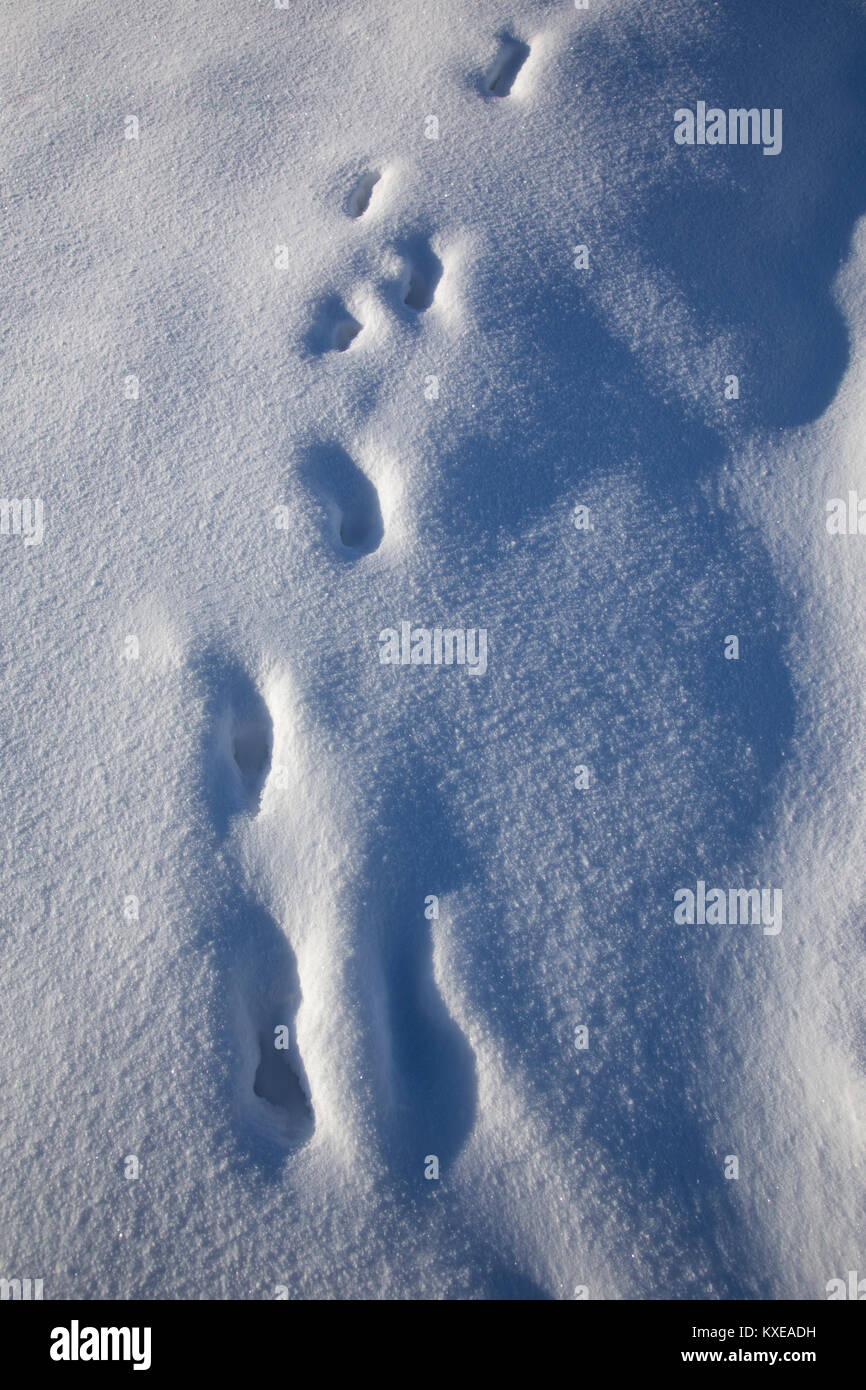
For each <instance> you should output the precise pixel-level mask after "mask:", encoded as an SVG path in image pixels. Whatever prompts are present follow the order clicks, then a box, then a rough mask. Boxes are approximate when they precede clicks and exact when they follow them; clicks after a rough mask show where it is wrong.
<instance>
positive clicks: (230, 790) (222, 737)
mask: <svg viewBox="0 0 866 1390" xmlns="http://www.w3.org/2000/svg"><path fill="white" fill-rule="evenodd" d="M217 661H218V658H215V657H208V658H206V659H205V663H204V674H205V677H206V678H207V679H208V681H209V682H210V683H212V690H211V700H212V704H213V715H212V718H213V723H212V728H213V729H214V734H213V736H212V743H211V747H210V748H209V750H208V753H207V761H208V766H209V797H210V803H211V810H212V814H213V818H214V823H215V825H216V828H217V832H218V834H219V835H220V837H221V838H222V837H224V836H225V835H226V834H227V832H228V828H229V824H230V822H231V820H232V818H233V817H234V816H236V815H238V814H240V813H246V814H248V815H255V814H256V813H257V811H258V809H259V802H260V800H261V795H262V789H263V787H264V785H265V782H266V781H267V777H268V772H269V771H270V765H271V749H272V747H273V737H274V735H273V724H272V721H271V716H270V712H269V711H268V707H267V705H266V704H265V702H264V700H263V699H262V697H261V695H260V694H259V692H258V690H257V689H256V686H255V684H254V683H253V681H251V680H250V678H249V676H248V675H247V673H246V671H244V670H243V668H242V667H240V666H238V665H235V664H230V665H228V666H225V665H223V664H222V663H220V665H219V669H218V671H217V670H212V669H211V665H212V664H213V666H214V667H216V664H217Z"/></svg>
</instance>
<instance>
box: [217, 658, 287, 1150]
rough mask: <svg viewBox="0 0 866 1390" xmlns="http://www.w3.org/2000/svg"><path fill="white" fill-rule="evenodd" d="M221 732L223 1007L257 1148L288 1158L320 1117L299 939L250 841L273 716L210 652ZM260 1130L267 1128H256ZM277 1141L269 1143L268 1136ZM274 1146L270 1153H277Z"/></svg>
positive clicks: (238, 1098) (239, 1094)
mask: <svg viewBox="0 0 866 1390" xmlns="http://www.w3.org/2000/svg"><path fill="white" fill-rule="evenodd" d="M200 674H201V676H202V678H203V681H204V683H205V687H206V710H207V717H208V720H209V723H210V727H211V733H210V735H209V736H208V738H207V739H206V741H205V749H204V752H205V760H206V769H207V775H206V778H205V783H206V787H207V792H208V797H209V801H210V806H211V812H212V815H213V820H214V824H215V826H216V830H217V833H218V835H219V837H220V840H222V841H224V848H223V852H222V853H221V855H220V858H219V867H218V869H217V873H218V884H217V888H216V891H215V892H214V895H213V901H214V903H215V904H216V908H215V911H216V913H217V929H216V931H215V932H214V934H213V937H212V940H213V942H214V946H215V951H216V957H217V960H218V962H219V971H220V975H221V977H222V979H223V981H224V990H225V996H226V1001H227V1004H228V1010H227V1011H226V1010H223V1016H224V1023H223V1027H224V1029H225V1042H226V1049H227V1053H226V1055H227V1056H230V1057H231V1056H234V1057H235V1059H236V1060H235V1066H234V1071H235V1075H234V1078H233V1082H232V1091H231V1096H230V1099H229V1104H230V1105H231V1108H232V1109H233V1110H234V1111H235V1113H236V1114H239V1118H240V1121H241V1134H242V1137H243V1140H244V1143H245V1145H246V1146H247V1147H248V1150H249V1152H250V1153H251V1154H252V1156H253V1157H254V1158H255V1159H256V1161H260V1162H271V1161H273V1155H274V1153H277V1154H279V1156H280V1157H279V1160H278V1161H280V1162H281V1161H282V1158H283V1157H284V1156H285V1153H286V1152H287V1151H292V1150H294V1149H297V1148H299V1147H300V1146H301V1145H302V1144H304V1143H306V1141H307V1140H308V1139H309V1138H310V1136H311V1135H312V1133H313V1129H314V1125H315V1121H314V1117H313V1111H312V1106H311V1103H310V1100H309V1087H308V1085H307V1082H306V1076H305V1072H304V1067H303V1063H302V1061H301V1057H300V1053H299V1051H298V1047H297V1043H296V1041H295V1037H294V1018H295V1014H296V1013H297V1010H298V1007H299V1005H300V1000H301V989H300V982H299V979H298V972H297V967H296V965H295V958H294V954H293V952H292V949H291V946H290V945H289V942H288V940H287V939H286V936H285V934H284V932H283V931H282V929H281V927H280V925H279V923H278V922H277V921H276V920H275V919H274V918H273V917H272V916H271V914H270V913H269V912H268V911H266V909H265V908H264V907H263V906H262V904H261V903H260V902H257V901H256V900H255V898H254V897H253V896H251V894H250V891H249V886H248V885H249V874H248V872H247V871H246V869H245V866H244V862H243V857H242V851H243V850H244V848H245V844H246V841H245V839H244V837H243V835H242V834H241V833H240V832H242V831H245V830H248V829H249V827H248V826H247V827H244V825H243V821H244V819H245V818H246V817H253V816H255V815H256V814H257V813H258V811H259V806H260V803H261V796H262V791H263V788H264V786H265V783H266V781H267V778H268V774H269V772H270V768H271V757H272V752H273V746H274V730H273V720H272V717H271V713H270V710H269V709H268V705H267V702H266V700H265V699H264V697H263V695H262V694H261V693H260V692H259V690H258V688H257V686H256V684H255V682H254V681H253V680H252V679H251V677H250V676H249V675H248V673H247V672H246V671H245V670H244V669H243V667H242V666H241V665H240V664H239V663H237V662H234V661H225V659H224V658H223V657H222V656H221V655H220V654H219V653H215V652H209V653H208V654H207V655H206V656H205V657H204V659H203V660H202V662H201V666H200ZM253 1132H255V1134H256V1135H257V1136H258V1138H253V1137H252V1135H253ZM262 1139H264V1140H265V1141H267V1143H266V1147H265V1148H264V1149H263V1147H262V1143H261V1140H262ZM269 1154H270V1157H269V1156H268V1155H269Z"/></svg>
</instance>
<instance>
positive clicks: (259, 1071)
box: [253, 1001, 314, 1143]
mask: <svg viewBox="0 0 866 1390" xmlns="http://www.w3.org/2000/svg"><path fill="white" fill-rule="evenodd" d="M296 1010H297V1003H295V1002H294V1001H291V1002H290V1003H288V1004H286V1005H284V1006H283V1008H282V1009H277V1010H275V1011H273V1012H272V1013H271V1014H270V1016H269V1018H268V1020H267V1024H266V1026H265V1027H264V1028H262V1029H261V1030H260V1031H259V1033H258V1038H257V1041H258V1049H259V1062H258V1066H257V1067H256V1074H255V1077H254V1079H253V1094H254V1095H256V1096H258V1098H259V1099H260V1100H263V1101H264V1102H265V1104H266V1105H268V1106H269V1107H270V1108H271V1109H272V1110H274V1111H276V1112H277V1113H276V1114H274V1115H270V1114H267V1113H265V1114H264V1115H262V1116H261V1118H262V1119H264V1120H270V1121H271V1122H272V1124H273V1126H274V1128H275V1129H276V1130H277V1131H278V1132H279V1133H280V1134H281V1136H282V1137H284V1138H289V1139H296V1140H298V1141H300V1142H301V1143H303V1142H304V1141H305V1140H306V1139H308V1138H309V1137H310V1135H311V1134H312V1131H313V1123H314V1122H313V1114H312V1110H311V1109H310V1102H309V1099H308V1096H307V1090H306V1086H305V1084H304V1082H302V1080H301V1076H302V1075H303V1068H302V1066H301V1062H300V1057H299V1056H298V1053H297V1047H296V1045H295V1043H294V1039H293V1037H292V1033H291V1021H292V1018H293V1016H294V1014H295V1012H296Z"/></svg>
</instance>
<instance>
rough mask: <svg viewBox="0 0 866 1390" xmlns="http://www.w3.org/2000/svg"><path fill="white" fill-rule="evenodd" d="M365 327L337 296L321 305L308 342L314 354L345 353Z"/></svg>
mask: <svg viewBox="0 0 866 1390" xmlns="http://www.w3.org/2000/svg"><path fill="white" fill-rule="evenodd" d="M363 327H364V325H363V324H362V323H359V322H358V320H357V319H356V318H355V317H354V315H352V314H350V313H349V311H348V309H347V308H346V306H345V304H344V303H343V301H342V300H341V299H339V298H338V297H337V296H336V295H329V297H328V298H327V299H325V300H323V302H322V303H321V304H320V305H319V308H318V309H317V311H316V314H315V317H314V319H313V324H312V327H311V329H310V333H309V336H308V340H307V345H308V347H309V348H310V349H311V351H312V352H315V353H317V354H318V353H323V352H332V351H334V352H345V351H346V349H347V348H348V347H351V345H352V343H353V342H354V341H355V339H356V338H357V336H358V334H359V333H360V332H361V329H362V328H363Z"/></svg>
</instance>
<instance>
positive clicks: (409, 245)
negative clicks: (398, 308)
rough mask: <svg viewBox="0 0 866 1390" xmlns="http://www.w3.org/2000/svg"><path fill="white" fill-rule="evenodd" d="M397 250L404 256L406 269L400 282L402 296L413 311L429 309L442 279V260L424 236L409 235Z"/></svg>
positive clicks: (420, 311)
mask: <svg viewBox="0 0 866 1390" xmlns="http://www.w3.org/2000/svg"><path fill="white" fill-rule="evenodd" d="M397 250H398V251H399V252H400V254H401V255H402V256H403V257H404V260H405V269H404V271H403V277H402V280H401V284H400V298H401V299H402V301H403V303H404V304H405V305H406V308H407V309H411V310H412V311H413V313H416V314H423V313H424V311H425V309H429V308H430V305H431V304H432V303H433V299H434V297H435V294H436V288H437V286H438V284H439V281H440V280H441V279H442V262H441V261H440V259H439V257H438V256H437V255H436V253H435V252H434V250H433V248H432V247H431V245H430V243H429V242H428V241H427V240H425V238H424V237H422V236H415V237H409V238H407V239H406V240H404V241H403V242H401V243H400V244H399V245H398V247H397Z"/></svg>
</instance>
